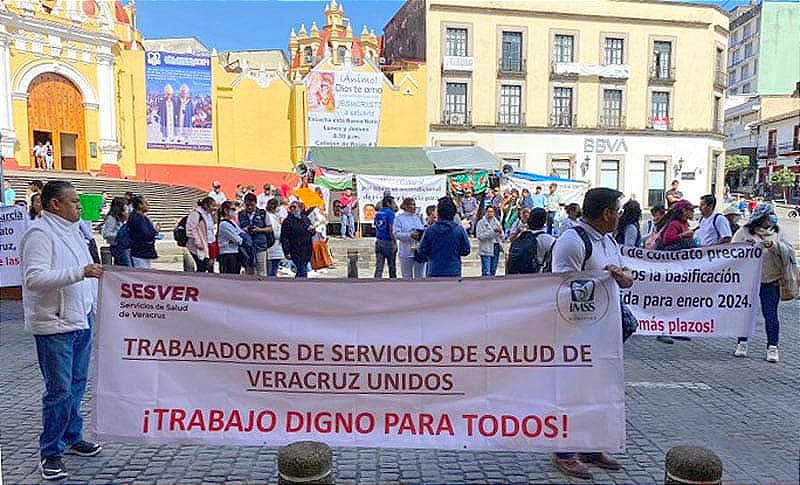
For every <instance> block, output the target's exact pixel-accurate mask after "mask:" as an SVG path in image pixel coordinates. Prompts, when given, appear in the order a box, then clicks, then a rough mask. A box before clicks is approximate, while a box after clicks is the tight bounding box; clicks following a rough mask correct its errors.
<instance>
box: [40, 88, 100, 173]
mask: <svg viewBox="0 0 800 485" xmlns="http://www.w3.org/2000/svg"><path fill="white" fill-rule="evenodd" d="M28 135H29V138H28V139H29V140H30V147H31V154H30V156H31V160H32V163H31V166H32V167H38V168H53V169H55V170H80V171H85V170H86V137H85V120H84V106H83V96H82V95H81V92H80V90H78V88H77V87H76V86H75V85H74V84H73V83H72V82H71V81H70V80H69V79H67V78H65V77H64V76H61V75H59V74H55V73H52V72H47V73H44V74H39V75H38V76H36V78H34V80H33V81H32V82H31V84H30V87H29V88H28ZM40 143H41V144H42V145H44V146H45V149H37V148H36V147H37V145H39V144H40ZM48 144H49V145H48ZM51 158H52V159H51ZM48 164H49V165H50V167H48V166H47V165H48Z"/></svg>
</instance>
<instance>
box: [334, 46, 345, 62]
mask: <svg viewBox="0 0 800 485" xmlns="http://www.w3.org/2000/svg"><path fill="white" fill-rule="evenodd" d="M345 57H347V47H345V46H343V45H340V46H339V47H338V48H337V49H336V58H337V59H338V61H339V63H343V62H344V58H345Z"/></svg>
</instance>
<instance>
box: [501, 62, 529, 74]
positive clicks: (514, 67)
mask: <svg viewBox="0 0 800 485" xmlns="http://www.w3.org/2000/svg"><path fill="white" fill-rule="evenodd" d="M526 61H527V59H507V58H505V59H504V58H502V57H501V58H500V59H498V60H497V76H498V77H501V76H505V77H525V76H526V75H527V73H528V67H527V62H526Z"/></svg>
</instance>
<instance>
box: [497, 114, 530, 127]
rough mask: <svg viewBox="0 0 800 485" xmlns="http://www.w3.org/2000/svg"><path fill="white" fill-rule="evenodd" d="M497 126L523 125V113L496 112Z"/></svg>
mask: <svg viewBox="0 0 800 485" xmlns="http://www.w3.org/2000/svg"><path fill="white" fill-rule="evenodd" d="M497 125H498V126H525V113H502V112H499V111H498V113H497Z"/></svg>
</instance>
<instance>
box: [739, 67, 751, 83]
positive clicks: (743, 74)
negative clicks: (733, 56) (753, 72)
mask: <svg viewBox="0 0 800 485" xmlns="http://www.w3.org/2000/svg"><path fill="white" fill-rule="evenodd" d="M740 77H741V78H742V79H747V78H748V77H750V65H749V64H745V65H743V66H742V68H741V70H740Z"/></svg>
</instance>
